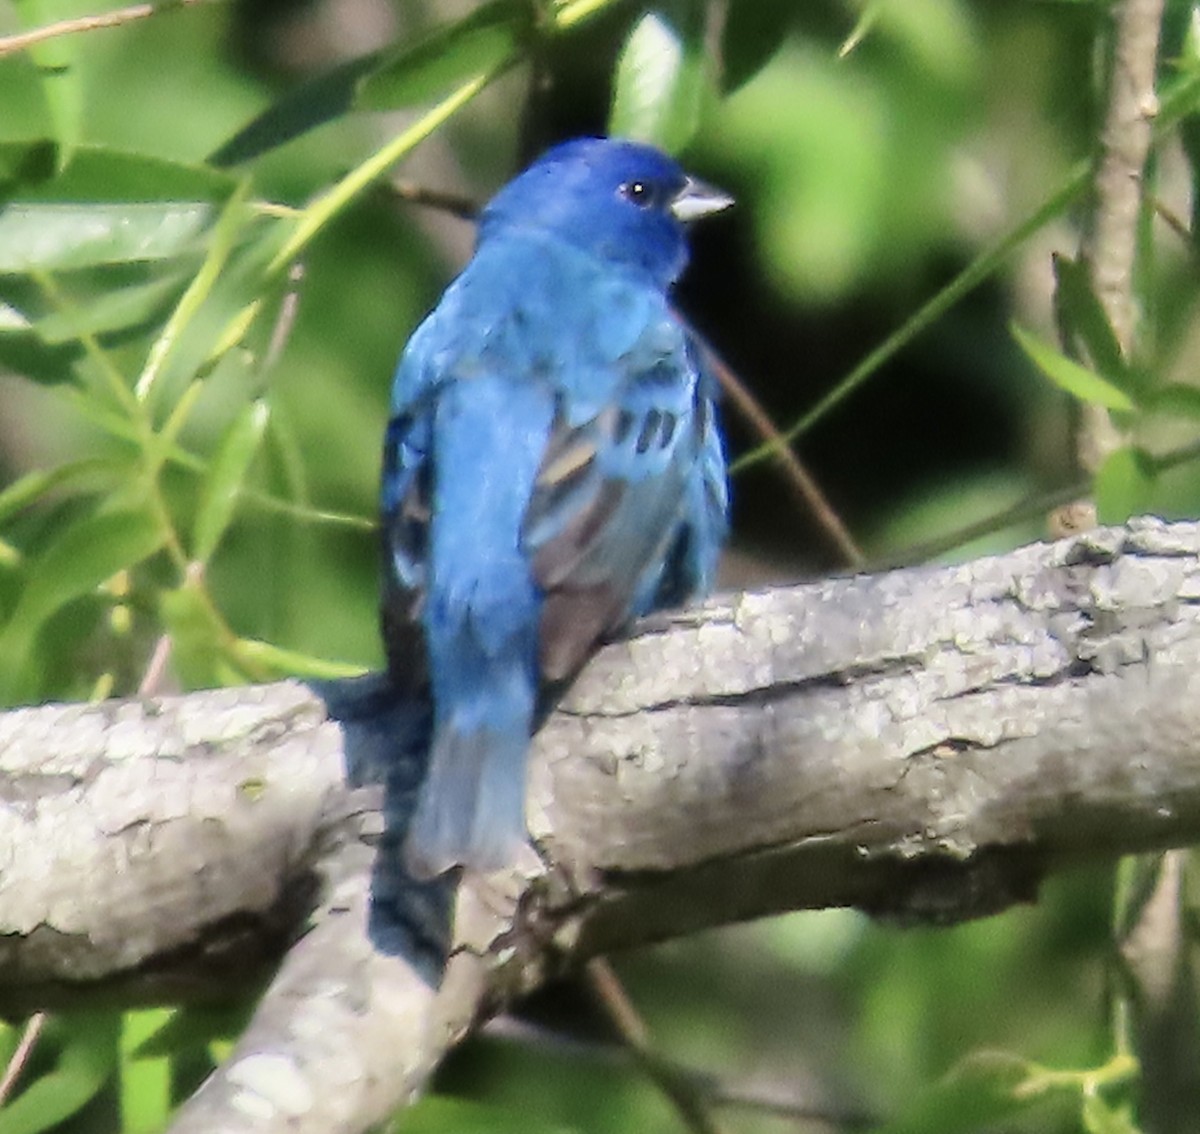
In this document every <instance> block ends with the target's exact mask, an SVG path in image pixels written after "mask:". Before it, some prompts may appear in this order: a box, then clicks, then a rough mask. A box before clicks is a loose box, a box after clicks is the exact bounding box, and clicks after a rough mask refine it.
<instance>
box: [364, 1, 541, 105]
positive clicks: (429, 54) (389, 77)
mask: <svg viewBox="0 0 1200 1134" xmlns="http://www.w3.org/2000/svg"><path fill="white" fill-rule="evenodd" d="M532 21H533V6H532V5H530V4H528V3H526V2H525V0H492V2H491V3H489V4H484V5H483V6H482V7H480V8H477V9H476V10H475V11H474V12H472V13H471V14H470V15H469V16H467V17H466V18H465V19H463V20H460V21H459V22H458V23H456V24H451V25H450V26H449V27H446V28H439V29H438V30H436V31H435V32H433V33H432V34H431V35H429V36H427V37H426V38H425V39H423V40H422V41H421V42H420V43H418V44H416V45H415V46H413V47H411V48H409V49H408V50H406V51H404V52H402V53H401V54H399V55H398V56H395V57H393V58H390V59H388V60H386V61H385V62H384V63H383V64H382V65H381V66H380V67H379V68H378V69H377V70H375V71H374V72H373V73H371V74H369V75H367V76H366V77H364V78H363V79H362V81H361V82H360V83H359V88H358V95H357V97H356V99H355V107H356V108H357V109H359V110H396V109H400V108H402V107H407V106H413V105H414V104H416V103H421V102H428V101H431V100H433V99H435V98H438V97H440V96H441V95H443V94H445V92H446V91H448V90H450V89H451V88H452V87H454V86H456V85H457V84H459V83H462V82H464V81H466V80H467V79H469V78H471V77H472V76H475V75H480V74H483V73H484V72H485V71H494V70H495V69H496V68H497V67H500V66H502V65H503V63H504V62H505V60H507V59H509V58H511V57H512V56H513V55H515V54H516V53H517V52H518V51H520V50H521V49H522V47H524V46H525V44H526V42H527V41H528V39H529V37H530V35H531V33H532V30H533V22H532Z"/></svg>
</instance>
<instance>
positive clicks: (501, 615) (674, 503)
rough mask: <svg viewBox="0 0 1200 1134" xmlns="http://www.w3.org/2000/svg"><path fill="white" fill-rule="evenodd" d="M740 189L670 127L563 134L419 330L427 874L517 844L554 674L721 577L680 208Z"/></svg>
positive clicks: (406, 532)
mask: <svg viewBox="0 0 1200 1134" xmlns="http://www.w3.org/2000/svg"><path fill="white" fill-rule="evenodd" d="M728 203H729V199H728V198H726V197H724V195H722V194H719V193H717V191H715V190H712V189H710V188H708V187H707V186H703V185H701V184H700V183H698V182H695V181H693V180H692V179H689V178H687V177H686V175H685V174H684V173H683V172H682V170H680V169H679V167H678V166H677V165H676V164H675V163H674V162H673V161H671V160H670V159H669V158H667V157H665V156H664V155H662V154H660V153H658V152H657V151H656V150H653V149H651V148H649V147H646V146H641V145H637V144H634V143H630V142H620V141H607V140H600V139H582V140H578V141H575V142H569V143H566V144H565V145H563V146H560V147H558V148H557V149H555V150H551V151H550V152H549V153H548V154H547V155H545V156H544V157H543V158H542V159H540V160H539V161H538V162H536V163H534V164H533V165H532V166H531V167H530V168H529V169H528V170H526V171H525V172H524V173H523V174H521V175H520V176H518V177H517V178H515V179H514V180H513V181H512V182H510V183H509V184H508V185H507V186H506V187H505V188H504V189H502V190H501V191H500V192H499V193H498V194H497V195H496V197H495V198H494V199H493V201H492V202H491V203H490V204H489V205H488V207H487V208H486V209H485V210H484V213H483V215H482V218H481V224H480V230H479V241H478V245H477V248H476V252H475V255H474V257H473V258H472V260H471V262H470V263H469V264H468V265H467V267H466V269H465V270H464V271H463V273H462V274H461V275H460V276H459V277H458V279H457V280H455V282H454V283H453V284H451V286H450V287H449V288H448V289H447V291H446V293H445V295H444V296H443V297H442V300H441V302H440V303H439V304H438V306H437V308H436V309H435V310H434V311H433V312H432V313H431V314H430V315H429V316H428V317H427V318H426V320H425V321H424V322H423V323H422V324H421V326H420V327H419V328H418V329H417V331H416V333H415V334H414V335H413V337H412V339H411V340H410V341H409V344H408V346H407V347H406V349H405V352H404V355H403V357H402V359H401V362H400V366H399V369H398V371H397V374H396V379H395V385H394V388H393V395H392V417H391V421H390V423H389V426H388V431H387V435H386V438H385V442H384V471H383V482H382V486H381V493H380V496H381V511H382V524H383V533H384V539H383V548H384V598H383V624H384V636H385V641H386V644H387V647H388V655H389V665H390V667H391V669H392V671H393V676H394V677H395V678H396V679H397V680H399V681H402V682H405V683H407V684H409V685H410V686H411V685H424V684H425V683H428V684H429V685H430V686H431V689H432V695H433V701H434V741H433V747H432V752H431V756H430V767H429V772H428V775H427V778H426V780H425V783H424V784H423V786H422V788H421V792H420V796H419V799H418V803H417V808H416V813H415V816H414V819H413V821H412V825H411V827H410V830H409V834H408V839H407V843H406V856H407V860H408V863H409V867H410V869H411V871H412V872H413V874H414V875H417V876H421V877H430V876H434V875H437V874H440V873H443V872H445V871H447V870H449V869H452V868H453V867H456V866H465V867H467V868H469V869H472V870H476V871H487V870H493V869H498V868H500V867H503V866H505V865H507V864H509V863H511V862H512V861H513V858H514V856H515V854H516V852H517V849H518V848H519V846H520V845H521V843H522V841H523V840H524V839H525V838H526V834H525V823H524V795H525V760H526V751H527V749H528V745H529V739H530V737H531V735H532V733H533V730H534V728H535V727H536V714H537V709H538V705H539V703H540V701H541V700H542V699H543V695H544V693H545V692H546V691H547V690H548V689H553V688H556V687H558V686H560V685H561V684H562V683H563V682H566V681H568V680H569V679H570V678H571V677H573V676H574V674H575V673H576V672H577V671H578V669H579V667H580V666H581V665H582V664H583V663H584V661H585V660H586V659H587V657H588V655H589V654H590V653H591V652H592V651H593V650H594V649H595V648H596V647H597V645H599V643H600V642H601V641H602V640H603V639H604V638H605V637H607V636H610V635H611V634H613V633H614V632H616V631H618V630H619V629H620V628H621V627H622V626H623V625H624V624H625V623H627V622H628V621H629V620H630V619H631V618H633V617H635V616H637V615H640V614H645V613H648V612H649V611H651V610H654V609H658V608H659V607H661V606H664V605H670V604H675V603H679V602H684V601H687V600H688V599H689V598H692V597H694V596H697V595H701V594H704V593H706V592H707V591H708V590H709V589H710V588H711V586H712V583H713V579H714V576H715V572H716V563H717V558H718V556H719V553H720V547H721V544H722V542H723V541H724V538H725V533H726V512H727V507H728V501H727V490H726V476H725V458H724V452H723V449H722V445H721V438H720V432H719V429H718V426H717V421H716V409H715V402H716V384H715V381H714V380H713V378H712V376H711V374H710V372H709V368H708V367H707V365H706V362H705V351H704V348H703V346H702V345H701V344H700V343H699V341H698V340H697V339H695V337H694V336H693V335H692V334H691V333H690V332H689V330H688V329H687V328H686V327H685V326H684V325H683V324H682V323H681V322H680V321H679V319H678V318H677V317H676V316H675V314H674V313H673V311H672V310H671V307H670V304H669V299H668V294H669V290H670V287H671V285H672V283H673V282H674V280H675V279H676V277H677V276H678V274H679V273H680V271H682V269H683V267H684V264H685V263H686V259H687V245H686V238H685V228H684V223H683V220H682V219H681V218H684V217H687V218H689V219H690V217H692V216H695V215H698V214H700V213H703V212H704V211H715V210H716V209H717V208H722V207H724V206H725V205H727V204H728Z"/></svg>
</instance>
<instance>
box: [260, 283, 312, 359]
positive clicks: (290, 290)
mask: <svg viewBox="0 0 1200 1134" xmlns="http://www.w3.org/2000/svg"><path fill="white" fill-rule="evenodd" d="M303 282H304V264H303V263H302V262H301V261H299V260H297V261H296V262H295V263H294V264H293V265H292V266H291V267H290V268H289V269H288V286H287V291H285V292H284V294H283V300H282V301H281V302H280V304H279V313H278V314H277V315H276V317H275V326H274V327H272V328H271V340H270V342H269V343H268V344H267V353H266V356H265V357H264V358H263V365H262V368H263V370H264V371H267V370H270V369H271V368H272V367H273V366H274V365H275V363H276V362H278V361H279V356H280V355H281V354H283V348H284V347H285V346H287V343H288V339H290V338H291V337H292V328H293V327H294V326H295V325H296V314H297V312H298V311H299V310H300V285H301V284H302V283H303Z"/></svg>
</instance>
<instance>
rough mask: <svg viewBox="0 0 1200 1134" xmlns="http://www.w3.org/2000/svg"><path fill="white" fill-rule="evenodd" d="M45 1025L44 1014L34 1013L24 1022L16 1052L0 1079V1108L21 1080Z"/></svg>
mask: <svg viewBox="0 0 1200 1134" xmlns="http://www.w3.org/2000/svg"><path fill="white" fill-rule="evenodd" d="M45 1023H46V1013H45V1012H35V1013H34V1014H33V1015H32V1016H30V1017H29V1019H28V1020H26V1021H25V1027H24V1029H23V1030H22V1032H21V1038H20V1040H19V1041H18V1043H17V1047H16V1050H15V1051H14V1052H13V1053H12V1058H11V1059H10V1060H9V1061H8V1066H7V1067H5V1068H4V1075H3V1077H2V1078H0V1107H2V1106H3V1105H4V1104H5V1103H6V1102H7V1101H8V1096H9V1095H11V1094H12V1092H13V1088H14V1087H15V1086H16V1085H17V1081H18V1080H19V1079H20V1078H21V1072H22V1071H24V1070H25V1065H26V1064H27V1063H28V1062H29V1057H30V1056H31V1055H32V1054H33V1049H34V1048H35V1047H36V1046H37V1041H38V1038H39V1037H40V1036H41V1034H42V1028H43V1027H44V1026H45Z"/></svg>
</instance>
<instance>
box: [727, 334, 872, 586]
mask: <svg viewBox="0 0 1200 1134" xmlns="http://www.w3.org/2000/svg"><path fill="white" fill-rule="evenodd" d="M704 347H705V351H706V352H707V354H706V361H707V362H708V364H709V365H710V366H711V367H712V369H713V372H714V373H715V374H716V376H717V381H718V382H720V383H721V388H722V389H723V390H724V391H725V393H726V395H728V397H729V400H730V401H731V402H732V403H733V405H734V408H735V409H736V410H737V411H738V413H740V414H741V415H742V417H743V418H744V419H745V421H746V422H747V423H748V424H749V426H750V428H751V429H753V430H754V431H755V432H756V433H757V434H758V435H759V437H760V438H761V439H762V440H763V441H764V442H765V443H766V444H767V445H770V446H771V448H770V453H771V456H772V457H773V458H774V459H775V461H776V463H777V464H778V466H779V469H780V471H781V472H782V474H783V479H784V483H786V484H787V486H788V487H789V488H790V489H791V490H792V493H793V495H794V496H795V497H796V499H797V500H798V501H799V503H800V504H801V505H802V507H804V508H805V509H806V510H807V511H808V512H810V513H811V515H812V517H813V518H814V519H815V520H816V522H817V524H818V526H819V527H820V528H821V530H822V531H824V532H825V534H826V536H828V538H829V541H830V542H831V543H832V544H833V545H834V547H836V548H837V550H838V554H839V555H841V557H842V559H843V560H844V561H845V563H846V566H848V567H861V566H863V564H865V563H866V561H867V557H866V555H864V554H863V551H862V549H861V548H860V547H859V546H858V544H857V543H856V542H855V541H854V537H853V536H852V535H851V534H850V532H849V530H848V529H847V528H846V525H845V524H844V523H842V519H841V517H840V516H839V515H838V514H837V511H836V510H835V509H834V507H833V505H832V504H830V503H829V500H828V498H827V497H826V496H825V494H824V492H822V491H821V488H820V486H819V485H818V484H817V482H816V480H815V479H814V478H813V476H812V474H811V473H810V472H809V471H808V469H806V468H805V467H804V465H803V464H802V463H801V461H800V458H799V457H797V456H796V454H795V452H794V451H793V450H792V448H791V444H790V443H789V442H788V440H787V438H786V437H785V436H784V435H783V433H782V432H781V430H780V429H779V427H778V426H776V424H775V423H774V422H773V421H772V420H771V417H770V415H769V414H768V413H767V411H766V410H765V409H763V407H762V405H761V404H760V403H759V402H758V400H757V399H756V398H755V397H754V395H753V394H752V393H751V392H750V391H749V389H748V388H747V387H746V386H745V384H744V383H743V382H742V380H741V379H740V378H738V376H737V375H736V374H735V373H734V372H733V370H732V369H731V368H730V366H729V364H728V363H727V362H726V361H725V360H724V359H723V358H722V357H721V356H720V355H719V354H717V352H716V351H715V350H713V348H712V347H711V346H710V345H709V344H708V343H705V344H704Z"/></svg>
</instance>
